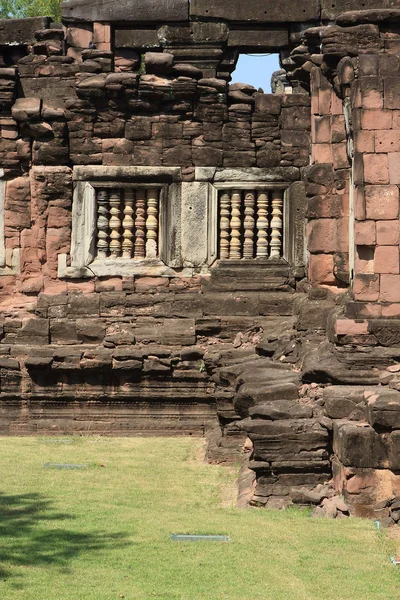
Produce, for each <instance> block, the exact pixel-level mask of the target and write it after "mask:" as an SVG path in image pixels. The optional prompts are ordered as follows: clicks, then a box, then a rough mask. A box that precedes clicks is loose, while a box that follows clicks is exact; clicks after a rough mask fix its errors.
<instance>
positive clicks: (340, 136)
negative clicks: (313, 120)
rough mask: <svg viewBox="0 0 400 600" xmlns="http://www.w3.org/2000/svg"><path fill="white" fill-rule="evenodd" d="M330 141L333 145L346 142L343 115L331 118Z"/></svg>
mask: <svg viewBox="0 0 400 600" xmlns="http://www.w3.org/2000/svg"><path fill="white" fill-rule="evenodd" d="M331 140H332V143H334V144H337V143H339V142H345V141H346V124H345V119H344V116H343V115H334V116H333V117H332V136H331Z"/></svg>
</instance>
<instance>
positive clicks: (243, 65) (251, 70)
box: [231, 53, 281, 94]
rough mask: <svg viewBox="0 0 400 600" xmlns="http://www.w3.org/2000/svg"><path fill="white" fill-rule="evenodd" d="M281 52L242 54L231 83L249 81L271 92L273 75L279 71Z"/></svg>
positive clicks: (266, 91) (256, 86)
mask: <svg viewBox="0 0 400 600" xmlns="http://www.w3.org/2000/svg"><path fill="white" fill-rule="evenodd" d="M280 68H281V67H280V65H279V54H253V53H251V54H250V53H249V54H240V56H239V60H238V63H237V67H236V69H235V71H234V72H233V73H232V81H231V83H238V82H240V83H248V84H250V85H253V86H254V87H255V88H257V89H258V88H262V89H263V90H264V92H265V93H266V94H269V93H271V76H272V73H274V71H279V69H280Z"/></svg>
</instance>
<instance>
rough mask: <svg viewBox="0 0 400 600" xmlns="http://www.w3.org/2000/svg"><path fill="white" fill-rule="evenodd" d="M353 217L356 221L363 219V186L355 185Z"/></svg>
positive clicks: (364, 212) (364, 216)
mask: <svg viewBox="0 0 400 600" xmlns="http://www.w3.org/2000/svg"><path fill="white" fill-rule="evenodd" d="M354 217H355V219H356V220H357V221H365V219H366V209H365V194H364V186H362V185H357V186H355V189H354Z"/></svg>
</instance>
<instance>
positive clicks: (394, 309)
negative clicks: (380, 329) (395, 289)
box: [382, 304, 400, 317]
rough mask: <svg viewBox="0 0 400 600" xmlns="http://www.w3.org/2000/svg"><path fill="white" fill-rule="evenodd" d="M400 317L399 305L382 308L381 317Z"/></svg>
mask: <svg viewBox="0 0 400 600" xmlns="http://www.w3.org/2000/svg"><path fill="white" fill-rule="evenodd" d="M398 316H400V304H388V305H387V306H382V317H398Z"/></svg>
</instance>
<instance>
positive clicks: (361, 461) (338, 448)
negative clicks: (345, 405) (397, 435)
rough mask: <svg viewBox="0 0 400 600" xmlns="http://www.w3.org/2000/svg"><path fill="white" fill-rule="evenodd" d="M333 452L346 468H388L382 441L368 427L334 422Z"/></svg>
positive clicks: (380, 437) (385, 450)
mask: <svg viewBox="0 0 400 600" xmlns="http://www.w3.org/2000/svg"><path fill="white" fill-rule="evenodd" d="M333 450H334V452H335V454H336V456H337V458H338V459H339V460H340V462H341V463H342V464H343V465H344V466H346V467H356V468H369V469H378V468H387V467H388V455H387V449H386V446H385V443H384V440H383V438H382V436H380V435H379V434H378V433H376V431H375V430H374V429H373V428H372V427H371V426H369V425H365V424H360V425H359V424H357V423H353V422H347V421H345V422H343V421H336V422H335V423H334V427H333Z"/></svg>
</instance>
